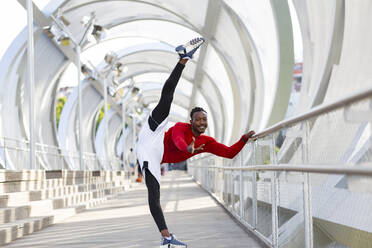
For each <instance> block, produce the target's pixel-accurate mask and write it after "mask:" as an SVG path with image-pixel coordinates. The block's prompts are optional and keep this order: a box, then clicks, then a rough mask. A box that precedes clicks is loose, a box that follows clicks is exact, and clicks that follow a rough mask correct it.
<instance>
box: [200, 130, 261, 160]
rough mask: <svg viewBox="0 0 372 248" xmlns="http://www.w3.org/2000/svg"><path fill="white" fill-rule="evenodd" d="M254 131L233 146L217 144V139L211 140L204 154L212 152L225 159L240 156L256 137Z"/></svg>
mask: <svg viewBox="0 0 372 248" xmlns="http://www.w3.org/2000/svg"><path fill="white" fill-rule="evenodd" d="M254 134H255V133H254V131H250V132H248V133H247V134H244V135H243V136H242V137H241V138H240V139H239V140H238V142H236V143H235V144H233V145H232V146H226V145H224V144H221V143H219V142H217V141H216V140H215V139H213V138H211V139H212V141H211V142H209V143H207V144H206V145H205V147H204V149H203V152H210V153H212V154H215V155H217V156H220V157H224V158H233V157H235V155H236V154H238V153H239V152H240V151H241V150H242V148H243V147H244V145H245V143H247V141H248V140H249V139H250V138H251V137H252V136H253V135H254Z"/></svg>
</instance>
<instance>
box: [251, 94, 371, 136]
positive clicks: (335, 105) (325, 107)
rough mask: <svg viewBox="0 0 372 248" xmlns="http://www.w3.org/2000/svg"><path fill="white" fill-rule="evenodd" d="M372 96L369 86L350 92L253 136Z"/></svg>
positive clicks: (261, 134) (263, 134)
mask: <svg viewBox="0 0 372 248" xmlns="http://www.w3.org/2000/svg"><path fill="white" fill-rule="evenodd" d="M371 96H372V87H369V88H367V89H364V90H360V91H359V92H357V93H354V94H350V95H348V96H346V97H345V98H343V99H341V100H336V101H333V102H330V103H328V104H322V105H319V106H317V107H314V108H312V109H311V110H309V111H308V112H306V113H305V114H302V115H298V116H295V117H292V118H289V119H287V120H283V121H281V122H279V123H277V124H275V125H273V126H271V127H269V128H267V129H265V130H263V131H261V132H259V133H257V134H255V135H254V136H253V137H252V138H262V137H264V136H266V135H268V134H270V133H274V132H276V131H278V130H280V129H283V128H286V127H289V126H292V125H293V124H297V123H299V122H301V121H304V120H307V119H310V118H312V117H315V116H318V115H320V114H323V113H326V112H330V111H333V110H336V109H338V108H341V107H344V106H346V105H348V104H351V103H353V102H356V101H359V100H363V99H365V98H368V97H371Z"/></svg>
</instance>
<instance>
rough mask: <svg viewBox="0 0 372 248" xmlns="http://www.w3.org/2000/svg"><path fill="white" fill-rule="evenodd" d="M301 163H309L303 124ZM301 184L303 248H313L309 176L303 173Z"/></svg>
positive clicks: (305, 130)
mask: <svg viewBox="0 0 372 248" xmlns="http://www.w3.org/2000/svg"><path fill="white" fill-rule="evenodd" d="M302 130H303V136H302V142H301V144H302V162H303V164H308V162H309V157H308V156H309V150H308V149H309V146H308V139H309V123H308V122H305V123H304V124H303V126H302ZM303 176H304V182H303V196H304V199H303V200H304V222H305V247H306V248H313V214H312V205H311V182H310V174H309V173H304V175H303Z"/></svg>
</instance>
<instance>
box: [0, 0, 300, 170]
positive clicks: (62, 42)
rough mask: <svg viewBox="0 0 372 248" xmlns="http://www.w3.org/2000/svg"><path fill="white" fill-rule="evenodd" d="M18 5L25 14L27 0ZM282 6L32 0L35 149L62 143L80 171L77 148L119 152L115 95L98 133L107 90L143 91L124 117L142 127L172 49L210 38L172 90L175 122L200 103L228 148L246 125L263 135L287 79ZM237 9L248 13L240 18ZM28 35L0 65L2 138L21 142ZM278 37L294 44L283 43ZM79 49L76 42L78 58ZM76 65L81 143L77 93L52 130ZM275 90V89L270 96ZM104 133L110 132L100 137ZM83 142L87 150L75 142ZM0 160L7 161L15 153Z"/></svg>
mask: <svg viewBox="0 0 372 248" xmlns="http://www.w3.org/2000/svg"><path fill="white" fill-rule="evenodd" d="M18 2H19V3H20V4H22V5H23V6H24V7H25V8H26V2H25V1H24V0H19V1H18ZM279 2H280V3H278V2H277V1H273V2H261V1H259V2H258V3H256V4H257V6H258V7H259V9H260V10H261V12H263V13H265V15H261V16H258V15H257V14H254V10H253V9H251V8H249V6H248V5H247V4H246V3H242V5H241V4H240V3H241V1H222V0H213V1H212V0H209V1H208V0H203V1H200V0H191V1H188V3H187V6H185V4H184V3H182V2H180V1H173V0H168V1H167V0H165V1H156V0H145V1H93V0H89V1H88V0H84V1H75V0H66V1H59V0H58V1H57V0H54V1H50V2H49V3H48V5H46V6H45V7H44V8H43V9H40V8H38V6H37V5H36V4H34V23H35V29H34V35H35V61H36V66H35V95H34V97H35V99H37V101H36V102H35V109H36V110H37V111H36V113H35V125H36V127H37V129H36V131H35V140H36V143H38V144H46V145H48V146H50V147H58V149H60V153H62V154H64V156H65V157H66V159H65V160H66V161H65V165H64V166H65V168H69V169H78V168H79V167H78V164H77V161H76V159H75V157H76V154H75V153H76V152H77V151H79V149H81V147H84V152H87V153H97V154H100V153H101V152H102V151H105V152H107V154H110V155H111V156H120V153H121V152H122V150H123V149H121V150H120V149H117V147H123V146H120V145H118V142H119V141H120V140H122V137H120V136H121V135H123V134H125V133H127V132H122V131H123V130H122V129H123V128H122V127H123V125H122V124H121V123H120V121H119V120H120V119H121V117H122V109H121V104H122V102H121V101H120V99H118V98H117V96H114V95H113V94H112V95H108V97H107V101H108V104H109V105H110V106H111V110H110V111H109V112H108V113H105V115H104V118H103V120H104V121H101V122H100V125H99V126H98V127H97V119H98V118H101V117H98V116H99V113H100V111H101V108H102V106H103V104H104V99H105V95H106V90H108V91H107V92H108V93H110V90H112V89H115V87H117V86H119V85H120V87H121V94H122V95H123V94H126V92H129V91H130V90H131V89H132V88H133V87H138V88H139V89H140V92H141V97H140V99H139V97H134V96H133V97H129V98H128V104H127V105H128V108H127V114H128V115H134V114H135V115H136V120H137V122H138V123H137V124H138V125H137V124H136V125H137V127H134V126H133V123H130V122H131V121H129V122H128V123H127V125H126V126H127V128H130V129H135V128H137V129H139V128H140V126H141V121H142V122H143V121H145V120H146V118H145V115H148V113H149V111H150V110H151V108H152V107H154V105H155V104H156V102H157V100H158V99H159V96H160V90H161V88H162V85H163V83H164V81H165V80H166V78H167V76H168V75H169V73H170V72H171V70H172V69H173V67H174V65H175V64H176V63H177V54H176V53H175V52H174V47H175V46H177V45H179V44H182V43H185V42H187V41H188V40H190V39H192V38H194V37H198V36H203V37H204V38H205V39H206V41H207V42H206V45H204V46H203V47H202V48H201V49H200V52H199V53H198V54H197V55H196V56H195V58H194V59H193V60H192V61H190V62H189V63H188V65H187V66H186V69H185V71H184V73H183V75H182V78H181V82H180V83H179V86H178V87H177V90H176V97H175V101H174V104H173V106H172V110H171V116H170V119H171V121H172V122H177V121H186V122H188V121H189V117H188V115H189V110H190V109H191V108H193V107H194V106H202V107H203V108H205V109H206V110H207V111H208V113H209V122H210V128H209V130H208V132H209V133H208V134H210V135H212V136H214V137H216V139H217V140H218V141H220V142H223V143H226V144H231V143H233V142H234V141H236V140H237V139H238V138H239V137H240V135H241V134H242V133H243V132H245V131H247V130H249V129H256V130H257V129H260V128H261V129H262V128H264V127H265V126H267V125H268V124H269V123H270V122H273V121H279V120H281V119H282V118H283V117H284V114H285V111H286V108H287V105H288V98H289V93H290V85H291V83H292V82H291V77H292V70H293V69H292V65H293V43H292V41H291V39H292V38H291V37H292V36H291V34H292V27H291V17H290V16H289V14H288V13H289V7H288V4H287V3H286V1H279ZM240 7H242V8H244V9H246V10H247V11H248V12H244V13H242V12H241V9H240ZM247 13H251V14H252V17H249V16H247ZM283 13H285V14H283ZM252 21H254V22H257V24H258V25H257V27H256V26H252ZM276 23H280V25H277V24H276ZM258 29H265V30H267V31H269V32H268V33H270V35H268V34H267V33H260V32H257V30H258ZM26 34H27V27H26V28H25V29H24V30H23V31H22V32H21V33H20V34H19V35H18V37H17V38H16V39H15V40H14V42H13V44H12V45H11V47H10V48H9V49H8V51H7V52H6V54H5V56H4V58H6V59H3V60H2V61H1V64H0V70H1V72H2V73H1V74H0V88H1V89H2V90H1V93H0V94H1V98H0V106H1V108H2V109H1V110H0V111H4V110H6V111H7V118H6V120H5V119H3V118H2V119H1V124H0V136H7V137H11V138H14V139H17V140H29V137H30V135H29V131H28V130H29V118H28V116H29V114H28V98H29V97H30V95H29V92H30V91H29V89H28V85H27V84H26V83H25V82H26V78H27V74H26V65H27V63H26V62H27V60H26V52H27V49H26V42H27V39H26V38H27V35H26ZM283 37H286V39H289V41H290V42H289V43H287V44H286V45H284V44H283V41H282V39H284V38H283ZM288 37H289V38H288ZM73 41H74V42H73ZM76 41H78V42H76ZM76 43H78V44H80V46H79V47H81V56H79V53H77V50H78V49H77V45H76ZM119 43H120V46H118V44H119ZM288 44H289V45H288ZM267 51H270V55H268V54H267ZM109 52H114V53H115V54H116V55H117V57H116V58H115V64H114V65H111V66H109V67H108V66H107V61H106V62H105V59H104V58H105V54H107V53H109ZM283 54H285V56H284V55H283ZM93 55H94V56H93ZM99 56H100V58H98V59H97V57H99ZM106 58H107V57H106ZM79 61H80V62H81V65H82V67H81V69H82V72H83V73H84V74H85V79H84V80H83V81H82V82H81V83H82V93H81V94H82V95H81V97H82V100H81V101H82V103H81V106H82V117H81V125H82V126H83V127H84V128H83V129H80V130H81V131H80V132H81V133H82V135H81V138H79V135H78V134H79V131H78V130H79V128H77V127H78V126H79V125H80V124H79V122H78V120H79V118H78V112H79V111H78V108H77V107H78V106H79V103H78V102H79V101H78V99H79V97H78V89H77V88H76V89H74V91H73V93H72V94H70V95H69V96H68V98H67V101H66V104H65V106H64V108H63V110H62V114H61V118H60V121H59V124H58V127H57V125H56V103H57V101H58V94H59V92H60V88H61V85H60V82H61V79H62V78H63V77H64V76H65V74H66V73H68V71H69V70H68V68H70V67H71V65H73V66H77V65H78V64H79V63H78V62H79ZM268 68H269V69H268ZM279 84H280V87H281V89H280V90H276V89H277V88H278V85H279ZM105 85H106V86H108V87H105ZM114 91H115V90H114ZM277 92H279V93H277ZM278 99H279V100H278ZM274 104H275V105H274ZM106 111H107V109H106ZM129 119H130V118H129ZM105 129H106V130H108V133H107V134H104V133H105V132H102V130H105ZM137 131H138V130H137ZM102 135H103V136H105V137H106V138H103V137H102ZM105 139H107V142H104V140H105ZM80 142H83V143H84V145H83V146H80V144H81V143H80ZM74 154H75V155H74ZM2 159H3V160H7V159H8V160H12V159H11V156H10V157H9V156H4V157H3V158H2ZM48 159H49V158H47V157H46V156H43V155H42V153H39V154H37V160H38V164H39V165H40V166H41V168H45V169H58V168H54V165H53V164H54V163H52V161H48ZM4 164H5V163H4ZM7 164H8V165H11V164H12V162H11V161H8V162H7ZM58 166H59V165H58Z"/></svg>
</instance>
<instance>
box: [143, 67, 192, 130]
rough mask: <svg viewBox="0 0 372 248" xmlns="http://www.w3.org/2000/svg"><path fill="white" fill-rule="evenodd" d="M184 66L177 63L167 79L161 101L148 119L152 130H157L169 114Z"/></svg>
mask: <svg viewBox="0 0 372 248" xmlns="http://www.w3.org/2000/svg"><path fill="white" fill-rule="evenodd" d="M183 68H185V65H183V64H180V63H177V65H176V67H175V68H174V69H173V71H172V73H171V74H170V76H169V78H168V79H167V81H165V84H164V86H163V89H162V91H161V96H160V100H159V103H158V105H156V107H155V108H154V110H153V111H152V114H151V115H150V117H149V120H148V122H149V125H150V128H151V130H152V131H155V129H156V128H157V127H158V126H159V125H160V123H162V122H163V121H164V120H165V118H167V117H168V115H169V111H170V107H171V104H172V101H173V95H174V91H175V89H176V86H177V84H178V81H179V79H180V77H181V74H182V71H183Z"/></svg>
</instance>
